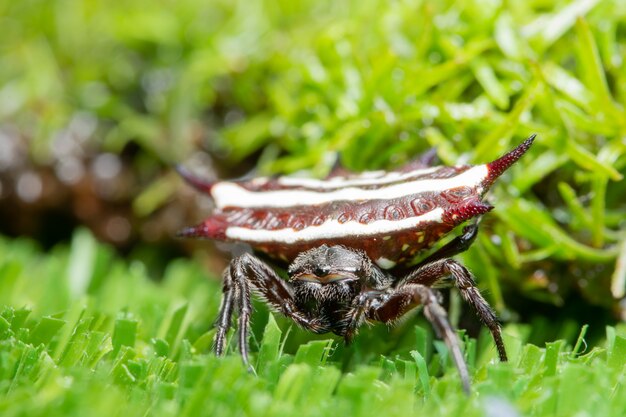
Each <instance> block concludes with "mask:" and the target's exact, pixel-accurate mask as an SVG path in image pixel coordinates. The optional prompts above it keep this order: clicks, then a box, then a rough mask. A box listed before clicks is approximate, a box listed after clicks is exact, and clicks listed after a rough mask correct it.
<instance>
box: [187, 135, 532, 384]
mask: <svg viewBox="0 0 626 417" xmlns="http://www.w3.org/2000/svg"><path fill="white" fill-rule="evenodd" d="M534 138H535V135H532V136H530V137H529V138H528V139H526V140H525V141H524V142H523V143H521V144H520V145H519V146H518V147H516V148H515V149H513V150H512V151H510V152H509V153H507V154H505V155H504V156H502V157H500V158H499V159H496V160H495V161H493V162H490V163H487V164H483V165H476V166H469V165H458V166H431V165H432V164H431V162H432V161H429V160H427V159H426V158H422V159H419V160H416V161H413V162H410V163H409V164H408V165H406V166H404V167H402V168H400V169H398V170H396V171H391V172H385V171H373V172H363V173H360V174H354V173H348V172H346V171H345V170H343V169H337V170H335V171H334V172H331V174H330V175H329V176H328V177H327V178H326V179H323V180H317V179H305V178H295V177H272V178H255V179H252V180H246V181H243V180H241V181H220V182H207V181H203V180H201V179H199V178H197V177H195V176H193V175H191V174H190V173H189V172H187V171H186V170H184V169H179V171H180V173H181V175H182V176H183V178H184V179H185V180H186V181H187V182H188V183H190V184H191V185H192V186H194V187H195V188H196V189H198V190H200V191H202V192H204V193H208V194H210V195H211V197H212V198H213V200H214V201H215V206H216V208H215V210H214V212H213V213H212V214H211V216H210V217H208V218H207V219H206V220H205V221H204V222H202V223H201V224H199V225H197V226H195V227H190V228H187V229H185V230H183V231H181V232H180V235H181V236H187V237H200V238H209V239H217V240H226V241H235V242H245V243H248V244H250V245H251V246H252V247H253V248H254V249H255V250H257V251H259V252H262V253H265V254H267V255H269V256H271V257H272V258H274V259H277V260H279V261H283V262H285V263H290V265H289V266H288V270H287V271H288V275H289V280H288V281H285V280H283V279H281V278H280V277H279V276H278V274H277V273H276V272H275V271H274V270H273V269H272V268H271V267H270V266H269V265H268V264H267V263H265V262H264V261H262V260H261V259H260V258H258V257H257V256H254V255H251V254H243V255H241V256H238V257H237V258H235V259H233V260H232V261H231V262H230V265H229V266H228V267H227V268H226V270H225V271H224V274H223V298H222V304H221V307H220V311H219V315H218V318H217V322H216V328H217V331H216V335H215V343H214V349H215V353H216V354H217V355H222V354H223V353H224V349H225V344H226V334H227V332H228V330H229V328H230V326H231V320H232V315H233V312H234V311H235V310H236V311H237V313H238V317H239V318H238V342H239V350H240V352H241V356H242V358H243V361H244V363H245V364H246V365H248V366H249V361H248V336H249V330H250V316H251V314H252V306H251V300H250V297H251V293H252V292H254V293H256V294H258V295H259V296H260V297H261V298H262V299H263V300H265V301H266V302H267V304H269V306H270V307H271V308H272V309H273V310H275V311H278V312H280V313H282V314H283V315H285V316H287V317H289V318H291V319H292V320H293V321H294V322H295V323H297V324H298V325H299V326H301V327H303V328H305V329H308V330H310V331H312V332H314V333H327V332H333V333H335V334H337V335H339V336H342V337H343V338H344V339H345V341H346V343H349V342H350V341H351V340H352V338H353V337H354V335H355V334H356V332H357V330H358V329H359V327H360V326H361V325H362V324H364V323H366V322H375V321H379V322H383V323H388V324H392V323H393V322H395V321H396V320H398V319H399V318H400V317H402V316H403V315H404V314H405V313H407V312H408V311H409V310H412V309H413V308H415V307H417V306H420V305H421V306H423V310H424V315H425V316H426V318H427V319H428V320H429V321H430V322H431V323H432V325H433V327H434V329H435V331H436V333H437V334H438V335H439V337H441V338H443V340H444V341H445V343H446V345H447V346H448V349H449V351H450V354H451V356H452V359H453V361H454V363H455V365H456V367H457V369H458V372H459V374H460V377H461V381H462V384H463V388H464V390H465V391H466V392H469V374H468V370H467V365H466V364H465V361H464V359H463V355H462V352H461V349H460V346H459V342H458V340H457V336H456V334H455V332H454V330H453V329H452V326H451V325H450V323H449V321H448V318H447V313H446V310H445V309H444V308H442V306H441V305H440V303H439V297H438V294H437V292H436V291H435V290H433V287H437V288H439V287H441V286H450V285H455V286H456V287H457V288H458V289H459V291H460V294H461V296H462V297H463V298H464V299H465V301H466V302H468V303H469V304H470V305H472V307H473V308H474V309H475V311H476V313H477V315H478V317H479V318H480V320H481V321H482V322H483V323H484V324H485V325H486V326H487V327H488V329H489V331H490V332H491V334H492V336H493V339H494V341H495V344H496V347H497V350H498V354H499V356H500V360H502V361H506V360H507V356H506V351H505V348H504V343H503V341H502V335H501V330H500V325H499V323H498V320H497V318H496V315H495V313H494V311H493V310H492V309H491V307H490V306H489V304H488V303H487V301H486V300H485V299H484V298H483V297H482V296H481V294H480V292H479V291H478V289H477V287H476V284H475V282H474V278H473V276H472V274H471V273H470V272H469V271H468V270H467V269H466V268H465V267H464V266H463V265H461V264H460V263H459V262H457V261H455V260H453V259H451V258H452V257H453V256H454V255H457V254H459V253H461V252H463V251H465V250H467V249H468V248H469V246H470V245H471V244H472V242H473V241H474V239H475V238H476V234H477V232H478V227H477V219H478V217H479V216H481V215H483V214H485V213H487V212H488V211H490V210H491V209H492V208H493V206H491V205H489V204H486V203H484V202H483V201H482V198H483V197H484V195H485V193H486V192H487V190H488V189H489V188H490V186H491V185H492V184H493V182H494V181H495V180H496V178H498V177H499V176H500V175H501V174H502V173H503V172H504V171H505V170H507V169H508V168H509V167H510V166H511V165H512V164H513V163H515V162H516V161H517V160H518V159H519V158H520V157H521V156H522V155H523V154H524V153H525V152H526V151H527V150H528V149H529V148H530V146H531V144H532V142H533V140H534ZM468 220H473V221H472V222H471V223H469V225H467V226H466V227H465V228H464V229H463V232H462V234H461V235H459V236H457V237H455V238H454V239H453V240H451V241H450V242H449V243H447V244H446V245H444V246H442V247H441V248H439V249H438V250H436V251H435V252H434V253H432V254H431V255H430V256H428V257H426V258H425V259H423V260H422V261H420V262H419V263H417V264H416V265H415V266H412V267H408V266H407V264H408V262H410V261H411V260H412V259H413V258H414V257H415V255H416V254H417V253H418V252H420V251H422V250H424V249H427V248H429V247H430V246H431V245H432V244H433V243H435V242H437V241H438V240H439V239H441V238H442V236H444V235H445V234H446V233H448V232H450V231H451V230H452V229H454V228H455V227H456V226H458V225H460V224H462V223H463V222H465V221H468ZM449 277H451V278H452V280H450V279H447V278H449Z"/></svg>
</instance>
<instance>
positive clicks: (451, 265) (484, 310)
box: [399, 259, 507, 361]
mask: <svg viewBox="0 0 626 417" xmlns="http://www.w3.org/2000/svg"><path fill="white" fill-rule="evenodd" d="M447 276H452V278H453V279H454V285H455V286H456V287H457V288H458V289H459V291H460V293H461V296H462V297H463V299H464V300H465V301H466V302H467V303H469V304H470V305H471V306H472V307H473V308H474V310H475V311H476V314H477V315H478V317H479V318H480V320H481V321H482V322H483V324H484V325H485V326H487V328H488V329H489V331H490V332H491V335H492V336H493V340H494V342H495V343H496V347H497V349H498V355H499V356H500V360H501V361H506V360H507V356H506V350H505V348H504V342H503V341H502V331H501V329H500V323H499V322H498V319H497V317H496V314H495V313H494V311H493V309H492V308H491V307H490V306H489V303H487V301H486V300H485V299H484V298H483V296H482V295H481V294H480V292H479V291H478V288H477V287H476V282H475V281H474V277H473V275H472V274H471V272H469V271H468V270H467V268H465V267H464V266H463V265H461V264H460V263H459V262H457V261H455V260H453V259H441V260H438V261H435V262H431V263H429V264H425V265H421V266H419V267H417V268H416V269H415V270H413V271H412V272H410V273H409V274H408V275H407V276H406V277H405V278H403V279H402V281H400V285H399V286H400V287H401V286H403V285H407V284H421V285H425V286H427V287H432V286H433V285H435V284H436V283H437V282H438V281H440V280H441V279H443V278H445V277H447Z"/></svg>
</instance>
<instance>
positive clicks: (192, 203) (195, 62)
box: [0, 0, 626, 320]
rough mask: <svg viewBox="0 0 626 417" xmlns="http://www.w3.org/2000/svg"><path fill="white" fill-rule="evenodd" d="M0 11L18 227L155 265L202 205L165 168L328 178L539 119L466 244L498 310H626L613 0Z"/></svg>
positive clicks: (1, 108) (477, 153)
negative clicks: (79, 233)
mask: <svg viewBox="0 0 626 417" xmlns="http://www.w3.org/2000/svg"><path fill="white" fill-rule="evenodd" d="M0 16H1V17H0V19H1V20H0V26H1V27H2V32H3V36H2V41H1V42H2V43H1V48H0V61H1V62H2V65H0V120H1V125H0V184H1V190H2V194H1V195H0V196H1V200H0V204H1V205H0V207H1V209H0V212H1V216H0V219H1V220H0V225H1V229H0V230H1V231H2V232H3V233H5V234H7V235H9V236H21V235H29V236H32V237H34V238H35V239H36V240H38V241H39V242H41V243H42V245H43V246H44V248H49V247H51V246H52V245H54V244H56V243H59V242H65V241H68V240H69V238H70V237H71V235H72V233H73V230H74V229H75V227H77V226H79V225H87V226H88V227H89V228H90V229H91V230H92V231H93V233H94V234H95V235H96V236H97V237H98V238H99V239H101V240H103V241H106V242H110V243H112V244H114V245H116V246H117V247H118V248H120V250H122V253H124V254H129V253H135V254H137V256H143V257H148V258H151V259H152V260H153V261H154V262H158V260H161V261H162V260H167V259H169V258H171V257H174V256H179V255H181V254H183V253H184V252H183V250H181V248H180V246H179V244H180V242H175V241H174V240H173V239H172V236H173V235H174V233H175V231H176V230H177V229H179V228H180V227H182V226H184V225H187V224H192V223H193V222H194V221H197V220H198V219H200V218H201V217H202V213H206V212H208V210H209V205H208V202H207V201H205V200H202V199H200V200H197V199H196V200H194V195H193V193H192V192H191V191H189V189H188V188H186V187H185V186H184V185H183V184H182V183H181V181H180V180H179V179H178V178H177V176H176V175H175V174H174V172H173V170H172V166H173V164H176V163H185V164H187V165H188V166H189V167H190V168H191V169H194V170H196V171H197V172H198V173H199V174H201V175H204V176H206V177H207V178H216V177H222V178H223V177H233V176H236V175H240V174H243V173H246V172H249V171H250V170H253V169H256V171H257V172H259V173H261V174H269V173H290V172H293V171H299V170H309V171H310V173H311V175H313V176H322V175H324V174H325V173H326V172H328V170H329V168H330V167H331V166H332V164H333V163H334V162H335V161H336V160H337V159H338V158H339V159H340V161H341V162H342V163H343V164H344V165H345V166H347V167H348V168H351V169H354V170H363V169H379V168H390V167H394V166H398V165H399V164H401V163H403V162H405V161H407V160H409V159H411V158H412V157H414V156H415V155H417V154H419V153H420V152H422V151H424V150H427V149H429V148H430V147H433V146H434V147H436V149H437V153H438V157H439V159H440V160H441V162H442V163H445V164H456V163H479V162H485V161H488V160H491V159H493V158H494V157H496V156H498V155H499V154H501V153H502V152H503V151H504V150H506V149H508V148H510V147H512V146H513V145H515V144H516V143H518V142H519V141H520V140H521V139H522V138H524V137H526V136H528V135H530V134H531V133H537V134H538V140H537V142H536V145H535V146H534V148H533V149H532V151H531V152H530V154H529V155H528V156H527V157H526V158H524V160H523V161H522V162H520V164H519V165H518V166H516V167H515V168H514V169H513V170H511V173H510V175H509V176H507V177H505V178H504V179H503V180H502V181H500V183H499V184H498V186H497V187H496V189H495V190H494V192H493V196H492V200H493V201H494V203H495V205H496V207H497V208H496V210H495V211H494V213H493V214H490V215H489V216H487V218H486V219H485V222H484V223H485V224H484V227H483V233H482V236H481V239H480V240H479V242H478V243H477V245H476V248H474V249H473V250H472V251H471V252H470V253H469V254H468V256H466V258H467V259H466V261H467V263H468V264H470V266H471V267H472V268H473V269H474V271H475V273H476V275H477V276H479V277H481V278H482V282H483V283H488V284H483V287H485V286H488V287H490V290H491V292H492V294H491V297H492V301H495V304H496V306H497V308H498V310H500V313H501V314H502V313H504V312H505V310H506V305H507V304H511V305H514V308H513V309H512V311H511V313H514V312H515V311H517V313H519V314H522V315H528V314H531V313H532V311H529V308H528V307H526V306H525V303H526V302H527V299H534V300H538V301H539V304H532V309H533V310H534V309H536V308H539V309H541V308H543V307H548V306H551V305H556V306H558V307H559V309H557V310H551V311H558V310H560V309H561V308H565V309H568V308H569V306H570V305H571V306H572V308H571V309H572V310H574V313H575V312H576V311H584V314H591V313H589V312H590V311H595V310H585V309H582V310H581V309H580V306H579V304H585V303H587V304H589V305H592V306H600V307H602V309H605V311H607V312H606V314H603V317H604V319H606V320H611V319H613V320H615V319H619V318H620V316H622V315H623V313H622V308H623V305H622V306H621V305H620V303H619V301H620V299H621V298H622V297H623V296H624V291H625V288H626V285H625V284H624V274H625V272H624V267H623V266H622V268H621V269H618V270H616V267H615V266H616V261H617V258H618V254H620V253H621V254H622V255H621V257H622V258H624V256H626V255H624V252H626V249H625V247H624V243H623V242H624V233H623V229H624V222H625V219H626V216H625V213H626V209H625V207H626V198H624V197H625V196H626V187H625V186H624V182H623V181H621V179H622V177H623V173H624V171H625V169H626V168H625V165H626V156H625V152H624V149H625V147H626V145H625V143H624V135H625V132H626V118H625V117H624V103H625V102H626V69H625V66H624V63H623V57H624V54H625V52H626V45H625V44H624V36H625V33H624V32H625V28H624V23H625V21H624V18H625V17H626V4H624V3H623V2H620V1H591V0H587V1H576V2H573V3H571V2H567V1H563V2H559V1H529V2H510V3H501V2H499V1H478V0H476V1H464V2H458V3H456V2H427V1H406V2H390V3H389V2H320V1H298V2H292V1H276V2H274V1H240V2H236V1H223V2H222V1H210V2H200V1H197V0H183V1H160V2H154V3H147V2H145V1H143V0H133V1H127V2H114V3H111V2H104V1H29V0H26V1H19V2H3V3H2V5H0ZM578 16H584V18H578ZM620 245H621V246H620ZM204 248H206V249H207V250H209V251H210V250H211V245H206V246H204ZM150 252H153V253H158V255H156V256H155V255H151V254H150ZM161 263H163V262H161ZM161 267H163V265H162V264H161ZM503 291H504V292H506V293H508V294H509V295H507V296H506V297H504V296H502V295H501V293H502V292H503ZM507 300H510V301H507ZM599 311H601V310H598V312H599ZM593 314H594V316H595V315H596V313H593ZM505 315H506V314H505ZM578 316H579V319H581V320H583V319H584V317H582V315H581V314H579V315H578ZM505 318H509V317H505ZM512 318H515V315H514V314H513V316H512ZM593 318H594V317H590V320H592V319H593Z"/></svg>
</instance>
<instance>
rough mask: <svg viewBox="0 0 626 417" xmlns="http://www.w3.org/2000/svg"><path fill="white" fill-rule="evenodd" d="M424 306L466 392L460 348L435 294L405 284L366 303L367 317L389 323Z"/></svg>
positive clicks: (464, 368) (468, 388)
mask: <svg viewBox="0 0 626 417" xmlns="http://www.w3.org/2000/svg"><path fill="white" fill-rule="evenodd" d="M419 305H422V306H424V315H425V316H426V318H427V319H428V321H430V323H431V324H432V325H433V328H434V329H435V332H436V333H437V335H438V336H439V337H440V338H442V339H443V341H444V342H445V343H446V345H447V346H448V350H449V351H450V355H451V356H452V360H453V361H454V364H455V366H456V368H457V369H458V371H459V375H460V377H461V383H462V384H463V390H464V391H465V393H467V394H469V392H470V382H469V372H468V370H467V364H466V363H465V359H464V358H463V353H462V352H461V347H460V346H459V341H458V338H457V336H456V333H455V332H454V330H453V329H452V326H451V325H450V322H449V321H448V315H447V313H446V310H445V309H444V308H443V307H442V306H441V305H440V304H439V301H438V300H437V293H436V292H435V291H434V290H432V289H430V288H428V287H427V286H425V285H421V284H413V283H407V284H404V285H402V286H401V287H398V288H396V289H394V290H393V292H391V293H387V294H384V295H381V296H380V297H379V298H378V299H376V301H375V302H371V303H370V304H369V311H368V312H367V315H368V318H370V319H372V320H378V321H382V322H384V323H392V322H394V321H396V320H398V319H399V318H400V317H402V316H403V315H404V314H405V313H407V312H408V311H409V310H412V309H413V308H415V307H417V306H419Z"/></svg>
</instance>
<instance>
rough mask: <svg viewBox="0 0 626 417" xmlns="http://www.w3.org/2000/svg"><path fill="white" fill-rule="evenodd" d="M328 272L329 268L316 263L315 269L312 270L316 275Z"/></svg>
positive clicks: (319, 275)
mask: <svg viewBox="0 0 626 417" xmlns="http://www.w3.org/2000/svg"><path fill="white" fill-rule="evenodd" d="M329 272H330V268H329V267H328V266H324V265H318V266H316V267H315V270H313V273H314V274H315V275H317V276H318V277H323V276H326V275H328V273H329Z"/></svg>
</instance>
